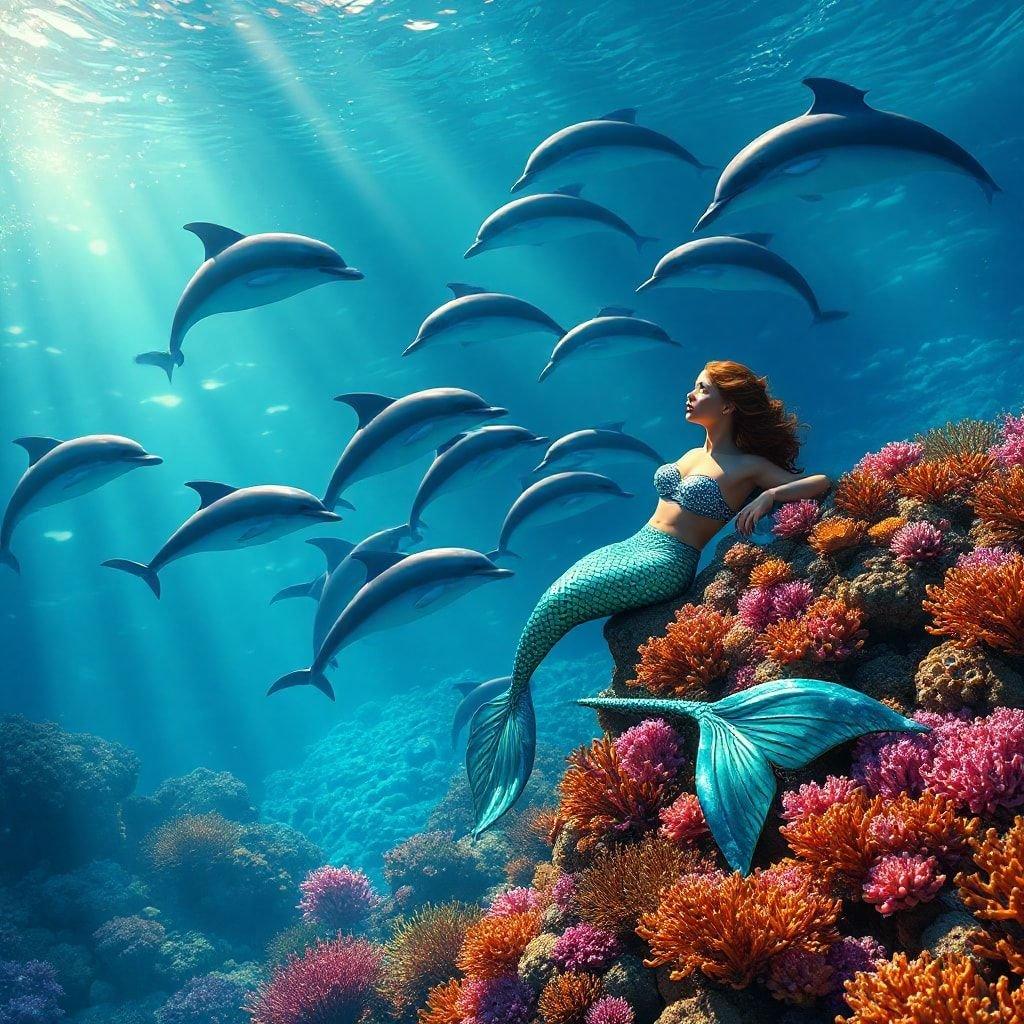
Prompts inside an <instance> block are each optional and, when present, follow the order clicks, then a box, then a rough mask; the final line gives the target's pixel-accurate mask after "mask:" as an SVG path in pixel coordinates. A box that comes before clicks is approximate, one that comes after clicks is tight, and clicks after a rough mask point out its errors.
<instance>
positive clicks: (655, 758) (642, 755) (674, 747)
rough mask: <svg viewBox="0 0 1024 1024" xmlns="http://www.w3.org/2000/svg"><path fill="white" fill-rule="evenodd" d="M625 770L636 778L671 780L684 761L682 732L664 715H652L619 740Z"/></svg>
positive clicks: (617, 744)
mask: <svg viewBox="0 0 1024 1024" xmlns="http://www.w3.org/2000/svg"><path fill="white" fill-rule="evenodd" d="M615 749H616V751H617V752H618V755H619V765H620V767H621V770H622V772H623V773H624V774H625V775H628V776H629V777H630V778H632V779H633V780H634V781H635V782H650V783H655V784H662V783H665V782H668V781H669V779H671V778H672V777H673V776H674V775H675V774H676V772H677V771H678V770H679V767H680V766H681V765H682V763H683V757H682V755H681V754H680V751H679V735H678V734H677V733H676V731H675V729H673V728H672V726H671V725H669V724H668V722H666V721H665V720H664V719H663V718H648V719H645V720H644V721H643V722H640V723H639V724H638V725H634V726H632V727H631V728H629V729H627V730H626V731H625V732H624V733H623V734H622V735H621V736H620V737H619V738H618V739H617V740H616V741H615Z"/></svg>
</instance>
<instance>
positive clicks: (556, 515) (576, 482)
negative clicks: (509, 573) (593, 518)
mask: <svg viewBox="0 0 1024 1024" xmlns="http://www.w3.org/2000/svg"><path fill="white" fill-rule="evenodd" d="M632 497H633V495H632V494H630V493H629V492H628V491H624V490H623V489H622V488H621V487H620V486H619V485H618V484H617V483H616V482H615V481H614V480H610V479H609V478H608V477H606V476H602V475H601V474H600V473H585V472H576V471H572V472H568V473H555V474H554V476H546V477H544V479H543V480H538V481H537V482H536V483H533V484H530V486H529V487H527V488H526V490H524V491H523V493H522V494H520V495H519V497H518V498H516V500H515V501H514V502H513V503H512V507H511V508H510V509H509V510H508V514H507V515H506V516H505V521H504V522H503V523H502V524H501V533H500V534H499V536H498V546H497V547H496V548H495V549H494V550H493V551H491V552H489V553H488V558H491V559H496V558H501V557H508V556H511V557H512V558H515V557H517V556H516V554H515V552H514V551H510V550H509V547H508V542H509V540H510V539H511V537H512V534H513V533H515V532H516V530H518V529H519V527H521V526H522V525H523V524H524V523H526V522H529V523H531V524H536V525H539V524H541V523H553V522H557V521H558V520H560V519H564V518H566V517H567V516H572V515H576V514H577V513H579V512H586V511H587V510H588V509H591V508H595V507H596V506H597V505H601V504H604V502H605V501H607V500H608V499H609V498H632Z"/></svg>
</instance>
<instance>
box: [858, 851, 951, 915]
mask: <svg viewBox="0 0 1024 1024" xmlns="http://www.w3.org/2000/svg"><path fill="white" fill-rule="evenodd" d="M938 867H939V862H938V861H937V860H936V859H935V858H934V857H922V856H921V855H920V854H905V853H904V854H899V853H896V854H890V855H889V856H887V857H881V858H880V859H879V860H877V861H875V863H874V864H872V865H871V869H870V870H869V871H868V877H867V879H866V881H865V882H864V899H865V901H866V902H867V903H873V904H874V905H875V906H876V907H877V908H878V912H879V913H880V914H881V915H882V916H883V917H888V916H889V915H890V914H895V913H896V911H897V910H908V909H909V908H910V907H914V906H917V904H918V903H927V902H928V901H929V900H930V899H932V898H933V897H934V896H935V894H936V893H937V892H938V891H939V890H940V889H941V888H942V885H943V883H944V882H945V881H946V876H945V875H943V874H939V871H938Z"/></svg>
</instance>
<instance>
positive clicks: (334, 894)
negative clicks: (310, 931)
mask: <svg viewBox="0 0 1024 1024" xmlns="http://www.w3.org/2000/svg"><path fill="white" fill-rule="evenodd" d="M299 888H300V889H301V890H302V899H301V900H300V901H299V909H300V910H301V911H302V917H303V919H304V920H305V921H309V922H312V923H316V924H322V925H324V926H325V927H327V928H330V929H331V930H332V931H340V932H347V931H351V930H352V929H353V928H355V927H357V926H359V925H361V924H362V923H363V922H364V921H365V920H366V919H367V918H368V917H369V916H370V914H371V913H372V912H373V910H374V909H375V908H376V907H377V906H378V905H379V904H380V897H379V896H378V895H377V893H376V892H374V889H373V886H372V885H371V883H370V879H369V878H367V876H366V875H365V873H364V872H362V871H354V870H353V869H352V868H348V867H340V868H335V867H330V866H329V865H328V866H327V867H322V868H317V869H316V870H315V871H311V872H310V873H309V874H308V875H307V876H306V879H305V881H303V882H302V883H301V885H300V886H299Z"/></svg>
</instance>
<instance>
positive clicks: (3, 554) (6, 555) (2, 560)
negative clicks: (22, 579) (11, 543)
mask: <svg viewBox="0 0 1024 1024" xmlns="http://www.w3.org/2000/svg"><path fill="white" fill-rule="evenodd" d="M0 565H6V566H7V568H8V569H12V570H14V572H15V573H17V574H18V575H19V576H20V575H21V566H20V565H18V560H17V559H16V558H15V557H14V552H13V551H11V549H10V548H4V549H3V550H2V551H0Z"/></svg>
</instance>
